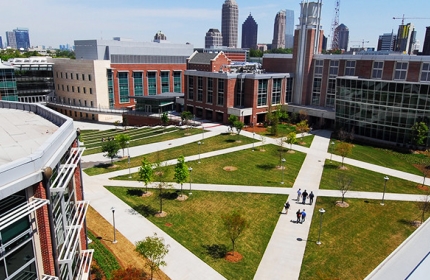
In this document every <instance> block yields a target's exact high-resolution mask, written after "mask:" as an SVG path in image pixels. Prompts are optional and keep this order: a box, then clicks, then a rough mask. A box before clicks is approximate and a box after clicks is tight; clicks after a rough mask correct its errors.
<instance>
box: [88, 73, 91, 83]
mask: <svg viewBox="0 0 430 280" xmlns="http://www.w3.org/2000/svg"><path fill="white" fill-rule="evenodd" d="M88 81H90V82H91V74H88Z"/></svg>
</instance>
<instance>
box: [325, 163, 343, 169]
mask: <svg viewBox="0 0 430 280" xmlns="http://www.w3.org/2000/svg"><path fill="white" fill-rule="evenodd" d="M324 168H327V169H338V168H339V165H337V164H336V163H326V164H324Z"/></svg>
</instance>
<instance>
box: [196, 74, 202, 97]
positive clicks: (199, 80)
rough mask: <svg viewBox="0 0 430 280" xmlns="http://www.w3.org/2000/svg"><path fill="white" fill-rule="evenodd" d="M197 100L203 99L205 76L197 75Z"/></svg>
mask: <svg viewBox="0 0 430 280" xmlns="http://www.w3.org/2000/svg"><path fill="white" fill-rule="evenodd" d="M197 101H200V102H202V101H203V77H197Z"/></svg>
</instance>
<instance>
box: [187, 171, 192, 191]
mask: <svg viewBox="0 0 430 280" xmlns="http://www.w3.org/2000/svg"><path fill="white" fill-rule="evenodd" d="M191 171H193V168H192V167H188V172H189V173H190V194H192V193H191Z"/></svg>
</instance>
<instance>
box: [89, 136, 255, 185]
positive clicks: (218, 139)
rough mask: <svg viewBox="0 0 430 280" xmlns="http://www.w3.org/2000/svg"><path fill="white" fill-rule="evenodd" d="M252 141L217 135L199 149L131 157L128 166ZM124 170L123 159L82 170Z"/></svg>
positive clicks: (190, 147)
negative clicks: (145, 159) (145, 160)
mask: <svg viewBox="0 0 430 280" xmlns="http://www.w3.org/2000/svg"><path fill="white" fill-rule="evenodd" d="M191 131H193V130H191ZM182 133H183V132H182ZM237 140H239V141H240V142H238V141H237ZM253 141H254V140H253V139H251V138H248V137H245V136H241V135H229V134H222V135H217V136H214V137H210V138H205V139H204V141H203V144H201V145H200V147H199V145H198V144H197V142H198V141H197V142H194V143H190V144H185V145H183V146H180V147H175V148H171V149H167V150H162V151H159V152H155V153H150V154H146V155H142V156H138V157H132V158H131V159H130V166H131V167H136V166H140V165H141V163H142V159H143V157H146V158H147V159H148V160H149V161H150V162H154V163H155V162H157V161H159V162H163V161H165V160H169V159H175V158H178V157H179V156H181V155H183V156H185V157H187V156H190V155H197V154H198V153H199V149H200V153H207V152H211V151H216V150H221V149H226V148H231V147H236V146H240V145H246V144H251V143H252V142H253ZM126 168H128V160H127V159H124V160H120V161H115V166H114V167H112V166H111V165H110V164H105V165H100V166H95V167H91V168H87V169H85V170H84V172H85V173H87V174H88V175H90V176H92V175H98V174H104V173H108V172H112V171H116V170H122V169H126Z"/></svg>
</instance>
